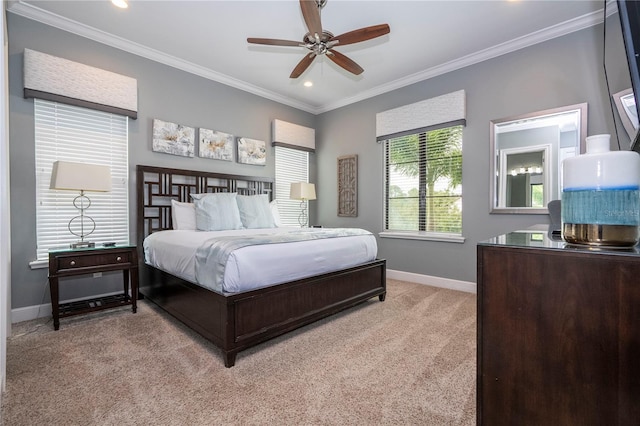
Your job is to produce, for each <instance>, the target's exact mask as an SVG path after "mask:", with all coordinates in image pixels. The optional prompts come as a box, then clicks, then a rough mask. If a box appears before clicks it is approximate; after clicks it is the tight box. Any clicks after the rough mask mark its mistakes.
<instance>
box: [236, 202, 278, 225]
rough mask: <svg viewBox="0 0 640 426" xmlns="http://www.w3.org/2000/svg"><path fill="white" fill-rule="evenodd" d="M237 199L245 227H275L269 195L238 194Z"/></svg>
mask: <svg viewBox="0 0 640 426" xmlns="http://www.w3.org/2000/svg"><path fill="white" fill-rule="evenodd" d="M236 201H237V202H238V209H239V210H240V220H241V221H242V225H243V226H244V227H245V228H247V229H258V228H274V227H275V226H276V225H275V221H274V219H273V214H272V213H271V207H270V206H269V196H268V195H266V194H261V195H238V196H237V197H236Z"/></svg>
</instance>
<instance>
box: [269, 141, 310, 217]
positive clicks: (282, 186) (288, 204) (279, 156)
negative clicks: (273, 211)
mask: <svg viewBox="0 0 640 426" xmlns="http://www.w3.org/2000/svg"><path fill="white" fill-rule="evenodd" d="M275 154H276V161H275V163H276V200H278V212H279V213H280V222H281V224H282V226H300V222H298V217H299V216H300V213H301V211H302V209H301V208H300V201H299V200H291V199H289V190H290V188H291V183H293V182H309V153H308V152H305V151H300V150H298V149H292V148H285V147H282V146H276V147H275ZM305 203H306V204H308V201H305Z"/></svg>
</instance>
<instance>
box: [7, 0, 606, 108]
mask: <svg viewBox="0 0 640 426" xmlns="http://www.w3.org/2000/svg"><path fill="white" fill-rule="evenodd" d="M129 4H130V5H129V8H128V9H118V8H116V7H114V6H113V5H112V4H111V2H110V1H109V0H91V1H78V0H76V1H54V0H46V1H30V0H28V1H18V2H15V1H12V2H9V4H8V10H9V12H12V13H16V14H19V15H22V16H25V17H28V18H30V19H34V20H37V21H40V22H44V23H46V24H49V25H52V26H55V27H58V28H61V29H64V30H67V31H70V32H73V33H76V34H79V35H81V36H84V37H88V38H90V39H93V40H96V41H99V42H102V43H105V44H107V45H110V46H114V47H117V48H119V49H122V50H125V51H128V52H131V53H135V54H137V55H140V56H143V57H147V58H149V59H153V60H156V61H158V62H162V63H165V64H168V65H171V66H174V67H176V68H179V69H183V70H185V71H188V72H192V73H194V74H197V75H201V76H203V77H206V78H209V79H211V80H215V81H219V82H222V83H224V84H227V85H230V86H233V87H237V88H240V89H242V90H246V91H249V92H251V93H255V94H258V95H260V96H264V97H266V98H269V99H273V100H276V101H278V102H282V103H284V104H287V105H290V106H293V107H296V108H299V109H302V110H304V111H308V112H311V113H315V114H317V113H322V112H325V111H329V110H332V109H335V108H338V107H341V106H344V105H348V104H350V103H353V102H356V101H359V100H362V99H366V98H369V97H371V96H375V95H378V94H381V93H385V92H387V91H390V90H393V89H396V88H399V87H403V86H406V85H408V84H412V83H415V82H417V81H421V80H425V79H427V78H430V77H434V76H436V75H440V74H443V73H445V72H449V71H452V70H455V69H458V68H461V67H464V66H467V65H471V64H473V63H477V62H480V61H483V60H486V59H489V58H492V57H495V56H498V55H501V54H504V53H508V52H510V51H513V50H516V49H519V48H523V47H526V46H529V45H531V44H535V43H539V42H541V41H544V40H548V39H550V38H554V37H557V36H560V35H563V34H567V33H570V32H573V31H577V30H580V29H582V28H586V27H589V26H591V25H594V24H597V23H599V22H602V7H603V2H602V1H585V0H567V1H564V0H555V1H540V0H519V1H498V0H494V1H478V0H476V1H451V0H448V1H380V0H377V1H376V0H374V1H361V0H329V1H328V3H327V5H326V6H325V7H324V9H322V13H321V17H322V26H323V28H324V29H325V30H328V31H331V32H332V33H334V34H341V33H344V32H347V31H351V30H354V29H358V28H361V27H366V26H370V25H376V24H382V23H387V24H389V26H390V27H391V33H390V34H388V35H386V36H383V37H379V38H377V39H373V40H369V41H366V42H361V43H357V44H353V45H349V46H344V47H338V48H336V50H338V51H340V52H341V53H343V54H346V55H347V56H349V57H350V58H351V59H353V60H354V61H356V62H357V63H358V64H359V65H360V66H362V67H363V68H364V70H365V71H364V73H362V74H361V75H360V76H354V75H352V74H350V73H348V72H347V71H344V70H343V69H342V68H340V67H338V66H337V65H335V64H334V63H333V62H332V61H330V60H328V59H327V58H324V57H319V58H316V60H315V61H314V63H313V64H312V65H311V66H310V67H309V69H307V71H305V73H303V74H302V76H301V77H300V78H298V79H295V80H292V79H290V78H289V74H290V73H291V71H292V69H293V68H294V67H295V65H296V64H297V63H298V62H299V61H300V60H301V59H302V57H303V55H304V53H305V52H306V49H304V48H302V47H280V46H259V45H249V44H248V43H247V41H246V39H247V37H264V38H278V39H286V40H302V37H303V36H304V34H305V33H306V32H307V30H306V27H305V24H304V20H303V18H302V14H301V12H300V6H299V3H298V1H297V0H282V1H273V0H259V1H241V0H236V1H166V0H165V1H146V0H130V1H129ZM45 53H46V52H45ZM307 80H310V81H312V82H313V83H314V85H313V87H311V88H306V87H303V85H302V83H303V82H305V81H307Z"/></svg>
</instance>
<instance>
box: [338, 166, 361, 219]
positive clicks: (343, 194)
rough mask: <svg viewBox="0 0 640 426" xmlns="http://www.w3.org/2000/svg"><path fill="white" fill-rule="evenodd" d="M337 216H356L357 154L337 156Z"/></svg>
mask: <svg viewBox="0 0 640 426" xmlns="http://www.w3.org/2000/svg"><path fill="white" fill-rule="evenodd" d="M338 216H343V217H357V216H358V156H357V155H345V156H342V157H338Z"/></svg>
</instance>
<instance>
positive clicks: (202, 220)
mask: <svg viewBox="0 0 640 426" xmlns="http://www.w3.org/2000/svg"><path fill="white" fill-rule="evenodd" d="M236 195H237V194H236V193H235V192H216V193H207V194H191V198H193V199H194V204H195V205H196V228H197V229H198V230H200V231H226V230H230V229H242V221H241V220H240V212H239V211H238V203H237V202H236Z"/></svg>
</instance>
